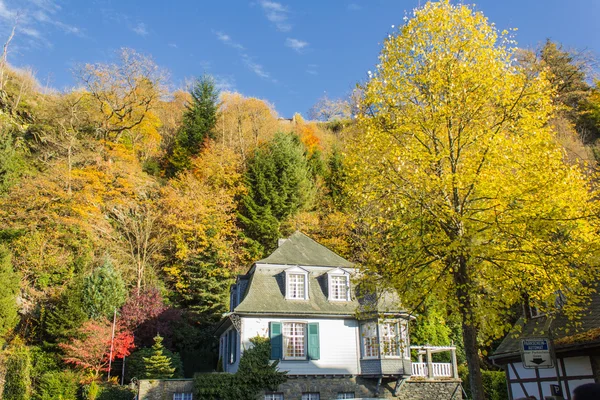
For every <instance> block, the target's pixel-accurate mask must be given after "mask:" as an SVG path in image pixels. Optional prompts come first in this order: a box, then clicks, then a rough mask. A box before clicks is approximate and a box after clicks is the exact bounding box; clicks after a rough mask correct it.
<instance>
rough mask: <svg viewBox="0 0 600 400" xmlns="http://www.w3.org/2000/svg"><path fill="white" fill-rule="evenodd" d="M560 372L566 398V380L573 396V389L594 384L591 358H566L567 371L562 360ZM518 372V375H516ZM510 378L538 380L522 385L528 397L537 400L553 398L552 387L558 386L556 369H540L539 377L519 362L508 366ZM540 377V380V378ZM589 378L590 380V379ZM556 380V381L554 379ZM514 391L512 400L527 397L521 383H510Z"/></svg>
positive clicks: (559, 367) (559, 363)
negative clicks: (545, 397)
mask: <svg viewBox="0 0 600 400" xmlns="http://www.w3.org/2000/svg"><path fill="white" fill-rule="evenodd" d="M558 361H559V362H558V370H559V374H560V377H561V383H562V390H563V394H564V396H565V398H566V397H567V396H566V394H567V390H566V385H565V382H564V380H565V378H566V380H568V383H569V392H570V393H571V396H573V389H575V388H576V387H577V386H579V385H583V384H584V383H593V382H594V379H593V371H592V364H591V361H590V357H588V356H581V357H565V358H564V359H563V362H564V365H565V370H564V371H563V368H562V364H561V362H560V359H559V360H558ZM513 368H514V369H513ZM515 370H516V373H515ZM507 371H508V378H509V379H510V380H512V379H536V381H535V382H523V383H522V385H523V386H524V387H525V389H526V390H527V395H529V396H536V397H537V398H542V399H543V398H544V396H551V395H552V393H551V392H550V385H556V384H558V380H556V369H555V368H546V369H538V375H536V370H535V369H528V368H524V367H523V363H521V362H517V363H512V366H511V364H509V365H507ZM538 377H539V378H538ZM570 377H581V379H570ZM588 377H589V378H588ZM552 378H554V379H552ZM538 379H539V380H540V385H541V389H542V393H540V391H539V386H538V382H537V380H538ZM510 385H511V390H512V398H513V399H518V398H520V397H526V394H525V392H524V391H523V387H522V386H521V384H520V383H517V382H513V383H510Z"/></svg>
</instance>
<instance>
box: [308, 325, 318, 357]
mask: <svg viewBox="0 0 600 400" xmlns="http://www.w3.org/2000/svg"><path fill="white" fill-rule="evenodd" d="M320 357H321V349H320V346H319V323H318V322H312V323H310V324H308V358H309V359H311V360H318V359H319V358H320Z"/></svg>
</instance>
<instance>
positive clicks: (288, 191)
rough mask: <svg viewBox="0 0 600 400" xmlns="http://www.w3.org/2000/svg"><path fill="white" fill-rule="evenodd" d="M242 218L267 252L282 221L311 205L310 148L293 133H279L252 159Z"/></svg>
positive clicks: (241, 213)
mask: <svg viewBox="0 0 600 400" xmlns="http://www.w3.org/2000/svg"><path fill="white" fill-rule="evenodd" d="M245 180H246V187H247V189H248V193H247V194H246V195H244V196H243V198H242V201H241V210H240V215H239V219H240V222H241V223H242V225H243V227H244V230H245V232H246V234H247V235H248V236H249V237H250V238H252V239H254V240H256V241H257V242H259V243H260V244H261V245H262V246H263V247H264V249H265V250H266V251H269V250H271V249H273V248H274V247H275V244H276V242H277V239H278V238H279V237H280V232H279V226H280V224H281V222H283V221H284V220H286V219H287V218H289V217H290V216H292V215H294V214H296V213H297V212H298V211H300V210H301V209H303V208H305V207H306V206H308V205H309V204H310V203H311V201H312V199H313V197H314V183H313V180H312V175H311V171H310V168H309V165H308V161H307V159H306V149H305V147H304V145H303V144H302V142H301V141H300V138H299V137H298V136H297V135H296V134H293V133H278V134H276V135H275V137H274V138H273V140H272V141H271V142H269V143H267V144H266V145H263V146H260V147H258V148H257V149H256V150H255V151H254V154H253V155H252V157H251V158H250V159H249V160H248V165H247V172H246V176H245Z"/></svg>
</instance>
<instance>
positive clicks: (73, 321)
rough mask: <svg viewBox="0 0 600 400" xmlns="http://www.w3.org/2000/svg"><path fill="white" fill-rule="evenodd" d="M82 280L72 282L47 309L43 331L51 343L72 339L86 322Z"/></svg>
mask: <svg viewBox="0 0 600 400" xmlns="http://www.w3.org/2000/svg"><path fill="white" fill-rule="evenodd" d="M82 288H83V279H81V278H79V279H77V280H75V281H74V282H72V283H71V284H70V285H69V286H67V288H66V289H65V290H64V291H63V293H62V294H61V296H60V297H59V299H58V301H56V302H54V304H53V305H52V306H51V307H49V309H48V312H47V314H46V317H45V319H44V329H45V332H46V334H47V335H49V338H48V339H49V341H51V342H57V343H58V342H64V341H65V340H67V339H69V338H71V337H73V336H74V335H75V334H76V332H77V330H78V329H79V328H80V327H81V325H82V324H83V323H84V322H85V321H87V320H88V315H87V313H86V311H85V310H84V306H83V296H82Z"/></svg>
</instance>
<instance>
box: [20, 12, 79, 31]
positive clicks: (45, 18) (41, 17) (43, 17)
mask: <svg viewBox="0 0 600 400" xmlns="http://www.w3.org/2000/svg"><path fill="white" fill-rule="evenodd" d="M31 15H32V16H33V18H34V19H35V20H36V21H38V22H41V23H45V24H50V25H54V26H56V27H57V28H59V29H60V30H62V31H63V32H65V33H71V34H74V35H81V30H80V29H79V28H77V27H76V26H72V25H68V24H65V23H64V22H60V21H58V20H56V19H54V18H52V17H50V16H49V15H48V14H47V13H46V12H44V11H42V10H37V11H34V12H33V13H32V14H31Z"/></svg>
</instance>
